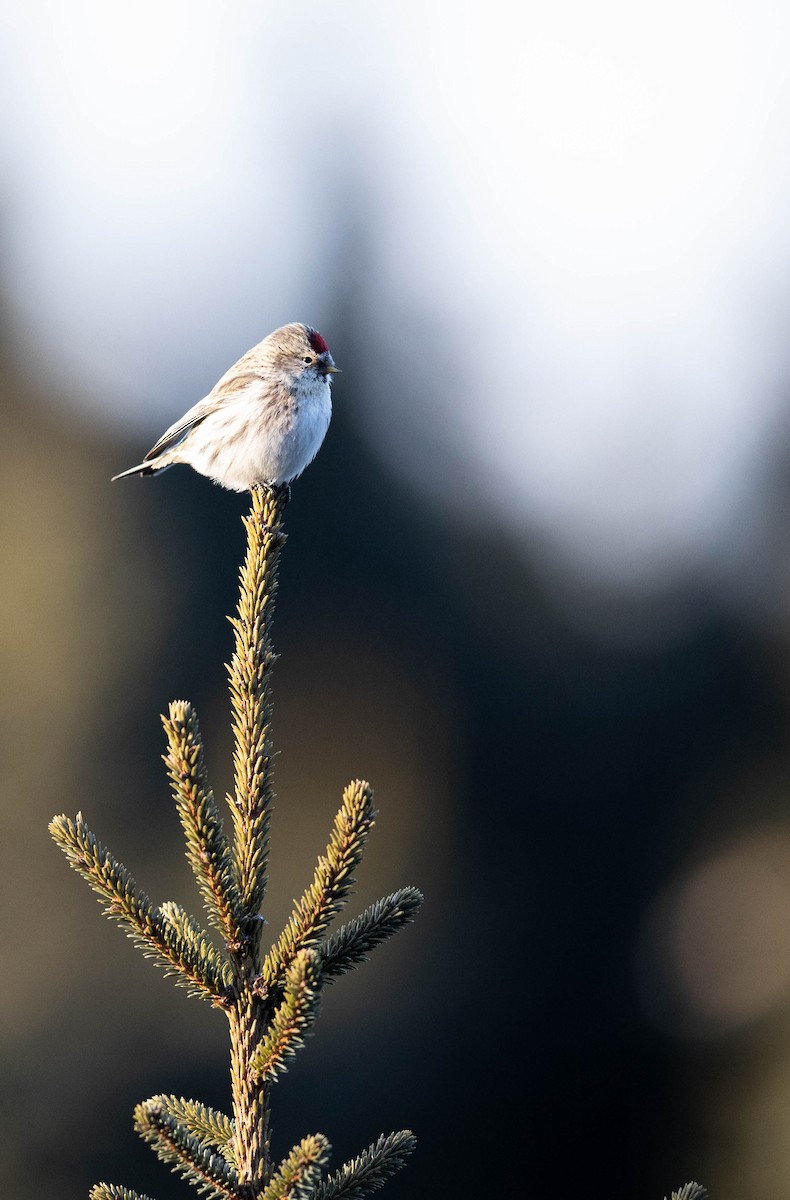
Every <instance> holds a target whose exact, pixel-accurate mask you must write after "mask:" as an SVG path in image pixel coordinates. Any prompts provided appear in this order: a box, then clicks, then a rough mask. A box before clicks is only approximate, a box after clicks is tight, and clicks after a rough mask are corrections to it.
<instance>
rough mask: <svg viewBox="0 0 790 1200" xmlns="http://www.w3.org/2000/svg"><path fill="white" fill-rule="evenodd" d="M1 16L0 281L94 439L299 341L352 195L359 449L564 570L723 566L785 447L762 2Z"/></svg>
mask: <svg viewBox="0 0 790 1200" xmlns="http://www.w3.org/2000/svg"><path fill="white" fill-rule="evenodd" d="M6 7H7V8H8V12H7V13H6V14H5V17H4V21H3V23H4V26H5V29H4V31H3V45H4V47H5V56H6V60H7V61H5V62H4V63H3V68H2V71H0V101H1V104H0V108H1V109H2V111H1V112H0V164H2V175H1V176H0V199H1V200H2V210H0V211H2V213H3V217H4V221H3V232H4V235H5V236H4V238H3V242H2V245H1V246H0V250H2V254H3V258H4V260H5V265H6V287H7V288H8V289H10V300H11V303H12V306H13V307H14V309H15V310H16V314H17V320H18V323H19V327H20V329H21V330H22V332H23V335H24V343H23V344H24V345H25V347H26V349H25V351H24V352H25V353H26V354H29V355H30V356H31V358H32V357H33V350H32V348H33V347H39V346H43V347H45V353H44V355H43V357H42V355H41V354H40V352H39V351H38V350H36V352H35V358H36V360H37V361H38V369H40V370H42V371H43V372H45V373H46V374H47V375H48V377H49V378H50V379H56V380H57V379H59V380H64V381H65V382H66V383H67V388H66V394H67V396H68V397H69V398H71V397H76V398H77V402H78V403H80V404H81V405H83V406H84V408H85V409H86V410H87V411H88V412H89V413H91V414H92V415H93V416H94V417H95V419H96V420H97V421H99V422H101V423H102V424H103V425H106V426H107V427H110V426H112V425H113V424H117V425H118V426H125V427H126V429H125V433H126V435H127V436H128V435H129V434H130V433H131V434H132V435H133V436H135V437H137V436H139V438H140V443H141V449H145V448H147V446H148V444H149V442H150V441H152V440H153V439H154V438H155V437H156V436H157V435H158V434H159V433H160V432H161V430H162V429H163V428H164V427H165V426H166V425H168V424H169V423H170V422H171V421H172V420H173V419H174V418H175V417H176V416H178V415H179V413H180V412H181V411H183V409H184V408H186V407H187V406H188V405H189V404H191V403H192V402H193V401H194V400H196V399H198V398H199V396H200V395H202V394H204V392H205V391H207V390H208V389H209V388H210V387H211V386H212V384H213V383H214V381H215V379H216V378H218V376H219V375H220V374H222V373H223V371H224V370H225V368H226V367H227V366H229V365H230V363H231V362H232V361H233V359H234V358H235V357H237V356H238V355H239V354H240V353H242V352H243V351H244V350H245V349H246V348H247V347H248V346H249V345H251V344H252V343H253V342H255V341H257V340H258V339H259V338H260V337H262V336H264V335H265V334H266V333H267V332H268V331H269V330H270V329H271V328H274V327H275V326H276V325H278V324H281V323H283V322H284V321H287V320H294V319H304V320H307V321H310V322H311V323H314V324H320V325H321V328H322V330H323V331H324V332H325V333H326V335H327V337H328V338H329V340H330V344H331V343H332V310H331V304H332V293H333V288H334V286H335V283H336V282H337V281H336V280H335V279H334V278H332V277H331V276H330V275H329V273H328V272H329V267H330V264H331V263H332V262H333V259H334V255H335V253H336V251H337V249H338V247H341V248H342V245H343V239H344V238H347V237H348V229H347V228H345V227H343V228H341V227H340V226H339V223H338V214H337V203H338V201H341V202H342V203H343V204H345V205H347V206H349V207H350V208H351V209H352V210H353V203H356V205H357V206H358V212H357V215H361V216H362V217H363V218H364V222H365V227H366V233H365V237H366V239H367V242H368V243H369V244H368V246H367V249H368V255H369V257H368V261H367V262H366V267H367V269H368V274H367V276H366V277H365V278H364V279H363V280H361V281H358V286H360V287H361V289H362V292H363V293H366V296H367V301H368V302H367V304H366V307H365V312H366V316H365V328H364V329H363V330H361V333H362V335H363V338H364V339H367V344H369V345H370V348H371V354H370V359H369V361H368V362H367V363H366V364H365V365H364V367H363V370H364V379H363V380H362V382H363V384H364V392H363V399H362V400H361V401H360V402H359V404H360V411H359V412H357V413H356V414H354V415H355V418H356V419H358V420H359V422H360V424H361V425H362V426H363V428H364V429H365V430H366V433H367V436H368V437H369V438H370V440H371V444H372V446H373V448H374V450H375V451H376V452H377V453H378V454H380V455H381V456H383V457H385V458H388V459H389V460H390V461H391V463H393V464H394V465H395V467H396V469H397V470H399V471H401V472H403V473H405V474H406V475H408V476H409V477H410V478H412V479H414V480H416V481H417V483H418V484H419V486H421V487H425V488H426V489H428V490H430V492H431V493H432V494H433V495H438V496H439V497H440V498H441V499H442V500H443V501H444V502H446V503H447V505H448V507H449V508H450V510H451V511H452V510H453V508H454V507H455V506H457V508H458V511H467V510H468V509H469V508H470V505H469V502H468V501H469V489H470V487H471V488H472V489H473V490H474V495H475V497H476V501H475V505H474V510H475V512H476V514H477V518H478V520H480V521H483V522H484V521H486V520H493V521H500V522H503V523H505V524H506V525H507V526H508V527H509V528H510V529H511V530H512V531H514V532H515V533H516V534H517V535H519V536H523V537H525V538H531V539H534V538H535V537H538V538H539V539H541V541H542V543H543V544H544V545H545V546H547V547H548V550H547V553H548V554H549V555H552V554H553V555H555V557H556V559H557V562H558V563H561V564H562V566H563V569H566V570H569V571H571V572H576V573H577V574H578V575H579V577H580V578H581V577H588V578H590V579H592V580H596V579H597V580H601V581H604V582H606V581H609V582H612V583H616V584H622V585H624V586H627V587H635V588H638V587H640V586H645V587H649V586H652V585H653V584H654V583H655V581H656V580H660V581H663V582H667V581H668V580H670V581H671V579H672V578H674V576H675V575H682V574H683V573H684V572H688V571H699V570H704V569H705V565H706V564H708V566H709V568H710V571H711V572H713V573H714V574H715V573H716V572H719V573H721V572H722V571H724V572H725V574H726V570H727V563H729V562H732V564H733V568H732V569H733V571H735V570H736V569H737V570H740V571H741V572H742V571H743V567H744V563H745V562H747V561H748V556H749V549H748V545H749V540H750V520H751V519H752V514H753V512H754V511H755V505H757V504H758V501H759V496H760V494H761V487H762V480H763V477H764V475H765V473H766V471H768V470H769V469H770V467H771V465H772V463H773V461H774V455H775V454H776V453H778V452H779V451H781V450H782V449H783V448H784V445H785V444H786V437H787V420H786V405H787V390H788V389H787V378H788V351H787V341H788V339H787V314H788V308H789V307H790V305H789V304H788V301H789V300H790V288H789V287H788V268H789V267H790V222H788V212H790V170H789V167H790V153H789V148H790V74H789V73H788V71H787V66H786V47H787V44H788V34H789V33H790V12H789V11H788V10H787V8H786V6H785V5H780V4H773V3H762V4H761V3H759V2H758V3H755V2H754V0H750V2H749V3H745V2H744V3H734V2H732V3H727V2H726V0H710V2H705V0H684V2H683V3H680V2H677V3H675V2H670V3H665V4H663V5H661V6H660V7H659V8H655V7H649V6H643V5H634V4H632V3H625V2H623V3H619V2H611V0H610V2H606V0H604V2H603V3H599V4H596V5H590V4H589V3H586V2H582V0H579V2H565V3H563V2H558V3H554V4H552V5H547V4H545V3H541V4H531V3H526V4H522V5H520V6H516V5H513V3H512V0H508V3H502V2H500V0H494V2H489V3H486V4H479V3H478V4H475V5H470V4H466V5H465V4H463V3H458V2H456V3H452V4H451V3H445V2H444V0H438V2H436V3H433V4H431V3H427V4H425V3H410V2H408V0H406V2H404V3H400V4H398V5H386V6H385V5H377V4H370V3H369V0H368V2H365V0H349V2H347V3H339V4H335V5H327V4H326V3H292V4H288V5H284V4H273V3H269V4H267V3H260V0H254V2H253V0H242V2H240V3H237V4H235V5H232V6H226V5H219V4H207V3H204V2H197V3H196V2H195V0H192V2H190V3H175V2H174V0H157V2H156V3H152V2H150V0H144V2H138V3H135V4H134V5H130V4H113V5H107V4H102V3H98V2H93V0H91V2H88V0H81V2H80V0H72V2H71V3H69V4H61V3H58V2H57V0H50V2H49V3H47V2H45V0H29V2H28V3H26V4H25V5H15V6H6ZM352 201H353V203H352ZM350 219H351V220H352V222H353V219H354V212H353V211H352V213H351V218H350ZM333 350H335V354H336V357H338V358H341V357H342V355H341V353H340V351H339V350H338V349H337V348H336V347H335V346H334V345H333ZM341 380H342V377H341ZM337 395H338V401H337V402H338V403H341V402H342V400H341V397H342V383H341V384H339V385H338V392H337ZM64 402H65V400H64ZM119 465H121V466H122V465H124V464H119Z"/></svg>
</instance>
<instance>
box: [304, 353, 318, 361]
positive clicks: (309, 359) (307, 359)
mask: <svg viewBox="0 0 790 1200" xmlns="http://www.w3.org/2000/svg"><path fill="white" fill-rule="evenodd" d="M302 362H306V363H311V362H315V359H314V358H312V357H311V356H310V355H309V354H305V356H304V358H303V359H302Z"/></svg>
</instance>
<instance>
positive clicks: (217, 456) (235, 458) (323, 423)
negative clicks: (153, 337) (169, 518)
mask: <svg viewBox="0 0 790 1200" xmlns="http://www.w3.org/2000/svg"><path fill="white" fill-rule="evenodd" d="M337 371H338V368H337V367H336V366H335V363H334V359H333V358H332V355H331V354H330V352H329V347H328V346H327V344H326V342H325V341H324V339H323V338H322V336H321V334H320V333H319V332H318V331H317V330H316V329H312V328H311V327H310V326H309V325H302V324H301V323H299V322H294V323H293V324H291V325H283V326H282V328H280V329H275V331H274V333H270V334H269V336H268V337H265V338H264V339H263V341H262V342H259V343H258V345H257V346H253V348H252V349H251V350H248V351H247V353H246V354H245V355H243V356H242V357H241V358H240V359H239V361H238V362H237V363H235V364H234V365H233V366H232V367H231V368H230V370H229V371H227V372H226V373H225V374H224V375H223V376H222V378H221V379H220V381H219V382H218V383H217V384H215V386H214V387H213V388H212V390H211V391H210V392H209V394H208V395H207V396H206V397H205V398H204V399H203V400H199V401H198V403H197V404H195V405H193V407H192V408H190V409H189V411H188V412H186V413H184V415H183V417H181V418H180V420H178V421H176V422H175V423H174V424H173V425H171V426H170V428H169V429H168V430H166V431H165V433H163V434H162V436H161V438H160V439H159V441H158V442H157V443H156V445H155V446H154V447H153V448H152V449H151V450H149V451H148V453H147V454H146V456H145V458H144V459H143V461H142V462H141V463H138V465H137V466H136V467H130V468H129V470H128V471H121V473H120V474H119V475H115V476H114V479H123V478H124V477H125V476H126V475H156V474H158V473H159V471H164V470H166V469H167V468H168V467H172V466H173V465H174V464H175V463H188V464H189V466H190V467H193V468H194V469H195V470H196V471H198V472H199V473H200V474H201V475H207V476H208V477H209V479H213V480H214V482H215V483H219V484H221V485H222V487H226V488H230V489H231V490H232V491H234V492H245V491H249V489H250V488H252V487H254V486H255V485H256V484H271V485H272V486H276V485H279V484H286V483H290V482H291V480H292V479H296V477H297V475H301V473H302V471H303V470H304V469H305V467H306V466H307V465H308V464H309V463H311V462H312V461H313V459H314V458H315V456H316V454H317V453H318V451H319V449H320V447H321V443H322V442H323V440H324V438H325V437H326V431H327V429H328V428H329V421H330V418H331V416H332V397H331V392H330V384H331V377H332V375H334V374H336V373H337Z"/></svg>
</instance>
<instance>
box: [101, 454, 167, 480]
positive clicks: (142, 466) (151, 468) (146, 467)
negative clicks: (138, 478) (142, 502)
mask: <svg viewBox="0 0 790 1200" xmlns="http://www.w3.org/2000/svg"><path fill="white" fill-rule="evenodd" d="M172 465H173V464H172V463H171V462H159V461H158V460H157V459H154V460H153V462H141V463H138V464H137V466H136V467H130V468H129V470H128V471H121V473H120V475H113V477H112V479H111V480H110V483H115V481H116V479H125V478H126V476H127V475H158V474H159V472H160V471H166V470H167V468H168V467H172Z"/></svg>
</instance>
